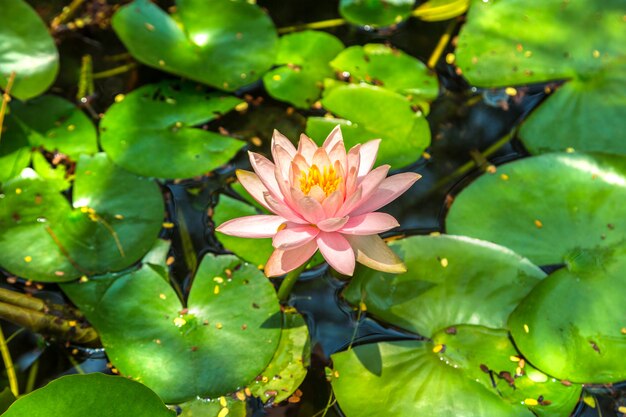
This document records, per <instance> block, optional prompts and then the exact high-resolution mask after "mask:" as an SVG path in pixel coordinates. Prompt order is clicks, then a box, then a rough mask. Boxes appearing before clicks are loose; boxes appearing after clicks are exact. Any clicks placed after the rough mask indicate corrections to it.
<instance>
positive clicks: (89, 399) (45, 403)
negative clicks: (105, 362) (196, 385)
mask: <svg viewBox="0 0 626 417" xmlns="http://www.w3.org/2000/svg"><path fill="white" fill-rule="evenodd" d="M94 413H95V414H94ZM104 413H106V414H104ZM88 415H101V416H104V415H106V416H107V417H128V416H133V417H174V416H175V415H176V413H175V412H174V411H171V410H169V409H168V408H167V407H166V406H165V404H163V401H162V400H161V399H160V398H159V397H158V396H157V395H156V394H155V393H154V392H152V391H150V390H149V389H148V388H146V387H145V386H144V385H142V384H140V383H138V382H135V381H131V380H129V379H126V378H122V377H118V376H109V375H103V374H97V373H96V374H88V375H67V376H63V377H61V378H58V379H55V380H54V381H52V382H50V383H49V384H48V385H46V386H45V387H43V388H40V389H38V390H35V391H33V392H31V393H30V394H28V395H25V396H23V397H20V398H19V399H18V400H17V401H16V402H14V403H13V405H12V406H11V407H10V408H9V409H8V411H7V412H6V413H4V414H2V416H3V417H23V416H29V417H59V416H63V417H85V416H88Z"/></svg>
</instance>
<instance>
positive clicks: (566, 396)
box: [332, 325, 581, 417]
mask: <svg viewBox="0 0 626 417" xmlns="http://www.w3.org/2000/svg"><path fill="white" fill-rule="evenodd" d="M455 332H456V333H454V334H451V333H446V332H442V333H439V334H436V335H435V337H434V341H433V342H430V341H428V342H419V341H399V342H382V343H374V344H367V345H361V346H357V347H355V348H353V349H351V350H349V351H346V352H341V353H338V354H335V355H333V356H332V358H333V363H334V367H335V369H336V370H337V371H338V375H339V376H338V378H335V379H333V381H332V385H333V391H334V393H335V395H336V397H337V401H338V403H339V405H340V406H341V409H342V410H343V412H344V413H345V414H346V416H347V417H370V416H372V417H373V416H379V415H386V414H389V415H403V416H404V415H407V416H408V415H426V414H427V415H430V416H435V417H439V416H442V417H443V416H451V415H461V416H476V417H479V416H486V415H493V416H495V415H497V416H517V417H519V416H528V417H532V416H533V415H534V414H533V413H532V412H531V411H530V410H533V411H535V412H536V413H537V414H538V415H545V416H562V417H566V416H569V414H570V413H571V411H572V410H573V409H574V407H575V405H576V403H577V401H578V398H579V396H580V392H581V387H580V386H579V385H578V386H570V387H566V386H564V385H562V384H561V383H560V382H559V381H555V380H553V379H550V378H548V376H547V375H545V374H543V373H541V372H539V371H537V370H536V369H533V368H531V367H530V365H525V367H524V368H523V370H522V371H521V374H520V375H516V371H517V369H516V368H517V367H518V363H519V362H513V361H511V357H512V356H513V357H517V356H515V355H516V354H517V352H516V351H515V349H514V347H513V345H512V344H511V342H510V340H509V339H508V335H507V332H506V331H504V330H493V329H488V328H485V327H481V326H471V325H467V326H459V327H456V328H455ZM363 398H368V406H367V407H363V406H362V399H363Z"/></svg>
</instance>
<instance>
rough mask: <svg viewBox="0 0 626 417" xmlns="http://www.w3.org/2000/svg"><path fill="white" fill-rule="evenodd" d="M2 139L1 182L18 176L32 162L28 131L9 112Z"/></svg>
mask: <svg viewBox="0 0 626 417" xmlns="http://www.w3.org/2000/svg"><path fill="white" fill-rule="evenodd" d="M3 129H5V130H4V132H3V133H2V138H1V139H2V140H1V141H0V183H3V182H5V181H7V180H9V179H11V178H13V177H16V176H18V175H19V174H20V173H21V172H22V170H23V169H24V168H26V167H27V166H28V164H29V163H30V151H31V147H30V146H29V143H28V138H27V136H26V132H25V131H24V129H23V128H22V126H20V125H18V124H17V121H16V120H15V119H14V118H13V117H12V116H11V114H7V115H6V116H5V119H4V126H3Z"/></svg>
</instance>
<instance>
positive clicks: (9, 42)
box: [0, 0, 59, 100]
mask: <svg viewBox="0 0 626 417" xmlns="http://www.w3.org/2000/svg"><path fill="white" fill-rule="evenodd" d="M0 9H1V10H2V13H1V14H0V88H2V89H4V88H6V86H7V83H8V81H9V78H10V76H11V73H13V72H14V73H15V81H14V84H13V87H12V88H11V95H12V96H15V97H17V98H19V99H21V100H26V99H29V98H31V97H35V96H38V95H39V94H41V93H43V92H44V91H46V90H47V89H48V87H50V85H51V84H52V82H53V81H54V79H55V78H56V76H57V72H58V71H59V53H58V52H57V48H56V45H55V44H54V40H53V39H52V37H51V36H50V33H49V32H48V28H47V27H46V25H45V24H44V22H42V21H41V18H40V17H39V16H38V15H37V13H36V12H35V11H34V10H33V9H32V8H31V7H30V6H29V5H28V4H27V3H26V2H25V1H23V0H0Z"/></svg>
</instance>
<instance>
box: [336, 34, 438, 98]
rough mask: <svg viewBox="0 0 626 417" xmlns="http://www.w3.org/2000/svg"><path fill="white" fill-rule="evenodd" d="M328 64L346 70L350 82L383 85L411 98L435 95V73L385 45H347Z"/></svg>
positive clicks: (436, 85) (436, 89) (436, 83)
mask: <svg viewBox="0 0 626 417" xmlns="http://www.w3.org/2000/svg"><path fill="white" fill-rule="evenodd" d="M330 65H331V66H332V67H333V68H334V69H335V70H336V71H338V72H341V73H348V74H349V77H350V82H354V83H362V82H365V83H368V84H372V85H376V86H379V87H384V88H386V89H389V90H392V91H395V92H397V93H400V94H403V95H406V96H411V97H412V101H415V100H416V99H422V100H433V99H435V98H436V97H437V95H438V94H439V82H438V81H437V76H436V75H435V74H434V73H433V72H431V71H430V70H429V69H428V67H426V65H424V63H422V62H421V61H419V60H417V59H416V58H413V57H412V56H410V55H407V54H405V53H404V52H402V51H400V50H398V49H394V48H391V47H389V46H387V45H383V44H379V43H370V44H367V45H363V46H351V47H349V48H347V49H345V50H343V51H342V52H341V53H340V54H339V55H337V57H336V58H335V59H334V60H332V61H331V63H330ZM348 74H345V75H346V76H347V75H348Z"/></svg>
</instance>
